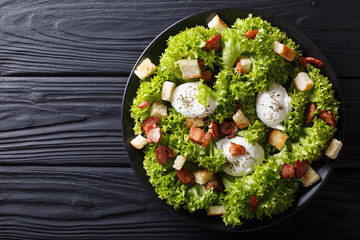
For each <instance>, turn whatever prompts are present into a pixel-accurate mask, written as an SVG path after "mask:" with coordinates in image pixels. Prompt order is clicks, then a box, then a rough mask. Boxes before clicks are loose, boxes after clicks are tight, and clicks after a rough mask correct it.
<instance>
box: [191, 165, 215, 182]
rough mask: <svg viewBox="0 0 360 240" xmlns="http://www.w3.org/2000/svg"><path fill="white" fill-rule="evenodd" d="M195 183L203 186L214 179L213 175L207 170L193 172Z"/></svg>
mask: <svg viewBox="0 0 360 240" xmlns="http://www.w3.org/2000/svg"><path fill="white" fill-rule="evenodd" d="M193 174H194V177H195V182H196V183H198V184H200V185H203V184H205V183H207V182H208V181H210V180H212V179H213V173H212V172H211V171H209V170H207V169H199V170H196V171H195V172H193Z"/></svg>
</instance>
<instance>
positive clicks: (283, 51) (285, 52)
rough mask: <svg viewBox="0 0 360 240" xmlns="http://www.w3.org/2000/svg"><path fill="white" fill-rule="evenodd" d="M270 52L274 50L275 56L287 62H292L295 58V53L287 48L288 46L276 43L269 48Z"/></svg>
mask: <svg viewBox="0 0 360 240" xmlns="http://www.w3.org/2000/svg"><path fill="white" fill-rule="evenodd" d="M271 48H272V50H274V51H275V52H276V53H277V54H279V55H280V56H282V57H283V58H285V59H286V60H288V61H290V62H291V61H292V60H294V58H295V55H296V52H295V51H294V49H292V48H289V47H288V46H286V45H284V44H282V43H279V42H278V41H275V42H274V43H273V45H272V46H271Z"/></svg>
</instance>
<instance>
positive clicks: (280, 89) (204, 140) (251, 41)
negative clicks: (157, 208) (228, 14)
mask: <svg viewBox="0 0 360 240" xmlns="http://www.w3.org/2000/svg"><path fill="white" fill-rule="evenodd" d="M322 65H323V63H322V61H321V60H320V59H316V58H313V57H311V56H302V53H301V51H300V50H299V47H298V45H297V44H296V43H295V42H294V41H293V40H292V39H290V38H288V37H287V36H286V34H285V33H284V32H282V31H281V30H279V29H278V28H277V27H273V26H272V25H271V24H270V23H269V22H267V21H265V20H263V19H261V18H259V17H253V16H252V15H249V16H248V17H247V18H245V19H237V20H236V21H235V23H234V24H233V25H232V26H231V27H228V26H227V24H226V23H224V22H223V21H222V20H221V18H220V17H219V16H217V15H216V16H215V17H214V18H213V19H212V20H211V21H210V22H209V23H208V27H204V26H196V27H193V28H187V29H185V30H184V31H182V32H180V33H178V34H177V35H175V36H171V37H170V38H169V39H168V42H167V48H166V49H165V51H164V52H163V54H162V55H161V56H160V60H159V64H158V65H157V66H155V65H154V64H153V63H152V61H151V60H150V59H148V58H147V59H145V60H144V61H142V62H141V63H140V64H139V65H138V67H137V68H136V70H135V71H134V73H135V74H136V75H137V76H138V77H139V79H140V87H139V89H138V90H137V95H136V97H135V98H134V100H133V105H132V107H131V117H132V118H133V120H134V122H135V126H134V132H135V135H136V137H135V138H134V139H133V140H132V141H131V144H132V145H133V146H134V147H135V148H137V149H143V151H144V153H145V158H144V162H143V166H144V168H145V170H146V173H147V175H148V176H149V181H150V182H151V184H152V185H153V187H154V190H155V192H156V193H157V194H158V196H159V198H161V199H164V200H165V201H166V203H167V204H169V205H172V206H173V207H174V208H175V209H179V208H184V209H187V210H188V211H189V212H194V211H204V210H206V211H207V214H208V215H209V216H214V215H221V217H222V218H223V221H224V223H225V224H226V225H232V226H236V225H241V224H242V223H243V222H244V221H246V220H247V219H251V218H258V219H262V218H263V217H271V215H273V214H277V213H280V212H283V211H284V210H286V209H287V208H289V207H290V206H291V205H292V202H293V201H294V194H295V193H296V191H297V190H298V189H299V188H302V187H310V186H311V185H312V184H315V183H316V182H317V181H321V179H320V176H319V175H318V174H317V173H316V171H315V170H314V169H313V168H311V164H312V163H313V162H314V161H316V160H318V159H320V158H321V157H322V156H323V154H324V153H325V155H326V156H328V157H329V158H333V159H335V158H336V157H337V155H338V153H339V151H340V149H341V146H342V143H341V142H340V141H338V140H336V139H334V138H333V135H334V133H335V132H336V130H337V128H336V123H337V121H338V118H339V113H338V109H339V102H338V101H337V100H336V99H335V97H334V91H333V89H332V84H331V83H330V82H329V80H328V78H327V77H325V76H323V75H322V74H321V73H320V68H321V66H322ZM204 214H206V213H205V211H204Z"/></svg>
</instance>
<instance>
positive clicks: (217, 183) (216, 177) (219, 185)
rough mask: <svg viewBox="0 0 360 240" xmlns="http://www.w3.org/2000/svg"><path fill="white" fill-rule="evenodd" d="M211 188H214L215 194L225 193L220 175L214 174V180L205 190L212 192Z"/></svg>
mask: <svg viewBox="0 0 360 240" xmlns="http://www.w3.org/2000/svg"><path fill="white" fill-rule="evenodd" d="M211 188H213V189H214V191H215V192H222V191H224V185H223V184H222V182H221V179H220V177H219V175H218V174H214V176H213V179H212V180H210V181H209V182H207V183H206V185H205V189H206V190H210V189H211Z"/></svg>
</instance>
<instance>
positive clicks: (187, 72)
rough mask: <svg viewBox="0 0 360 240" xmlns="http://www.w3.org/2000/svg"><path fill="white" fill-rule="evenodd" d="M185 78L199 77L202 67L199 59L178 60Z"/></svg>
mask: <svg viewBox="0 0 360 240" xmlns="http://www.w3.org/2000/svg"><path fill="white" fill-rule="evenodd" d="M178 64H179V67H180V71H181V73H182V78H183V79H191V78H199V77H200V76H201V69H200V66H199V62H198V60H197V59H182V60H179V61H178Z"/></svg>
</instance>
